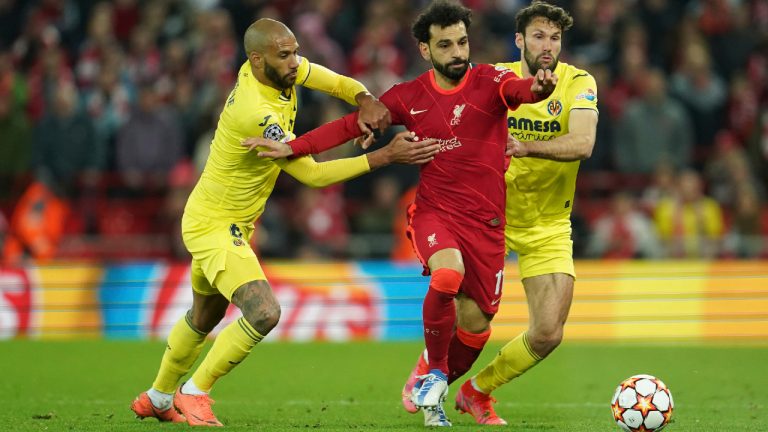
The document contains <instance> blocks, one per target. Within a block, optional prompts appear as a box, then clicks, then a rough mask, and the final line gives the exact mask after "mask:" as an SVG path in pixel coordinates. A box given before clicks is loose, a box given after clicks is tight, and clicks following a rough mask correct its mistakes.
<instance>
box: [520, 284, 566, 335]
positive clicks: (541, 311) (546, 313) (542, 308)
mask: <svg viewBox="0 0 768 432" xmlns="http://www.w3.org/2000/svg"><path fill="white" fill-rule="evenodd" d="M523 287H524V288H525V296H526V297H527V299H528V313H529V315H530V317H531V328H545V329H546V328H552V327H553V326H559V325H562V324H564V323H565V321H566V319H567V318H568V312H569V310H570V309H571V302H572V300H573V276H571V275H569V274H565V273H550V274H544V275H539V276H534V277H530V278H526V279H523Z"/></svg>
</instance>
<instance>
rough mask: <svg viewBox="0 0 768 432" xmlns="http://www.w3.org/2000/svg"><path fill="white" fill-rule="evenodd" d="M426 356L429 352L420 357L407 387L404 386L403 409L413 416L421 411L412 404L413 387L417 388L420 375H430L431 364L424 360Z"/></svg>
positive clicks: (407, 382)
mask: <svg viewBox="0 0 768 432" xmlns="http://www.w3.org/2000/svg"><path fill="white" fill-rule="evenodd" d="M426 355H427V350H424V352H422V353H421V354H420V355H419V360H418V361H417V362H416V366H414V367H413V370H412V371H411V374H410V375H409V376H408V380H407V381H405V385H404V386H403V392H402V397H403V408H405V410H406V411H408V412H409V413H411V414H413V413H415V412H418V411H419V407H417V406H416V405H414V404H413V402H411V393H412V392H413V386H415V385H416V383H417V382H418V381H419V376H420V375H426V374H428V373H429V364H427V361H426V360H425V359H424V356H426Z"/></svg>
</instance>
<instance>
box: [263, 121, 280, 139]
mask: <svg viewBox="0 0 768 432" xmlns="http://www.w3.org/2000/svg"><path fill="white" fill-rule="evenodd" d="M284 137H285V132H283V128H281V127H280V125H279V124H277V123H272V124H271V125H269V126H267V128H266V129H264V138H266V139H271V140H274V141H280V140H281V139H283V138H284Z"/></svg>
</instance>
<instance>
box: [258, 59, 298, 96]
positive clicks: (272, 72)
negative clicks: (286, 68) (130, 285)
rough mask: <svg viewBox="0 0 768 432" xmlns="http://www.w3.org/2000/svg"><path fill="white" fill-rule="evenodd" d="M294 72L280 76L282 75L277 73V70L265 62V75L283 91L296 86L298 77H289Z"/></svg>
mask: <svg viewBox="0 0 768 432" xmlns="http://www.w3.org/2000/svg"><path fill="white" fill-rule="evenodd" d="M291 73H293V72H289V73H287V74H285V75H283V76H280V73H279V72H277V69H275V68H273V67H272V66H270V65H269V63H267V62H266V61H265V62H264V75H266V76H267V78H268V79H269V80H270V81H272V83H274V84H275V85H276V86H278V87H280V88H281V89H283V90H285V89H287V88H290V87H292V86H293V85H294V84H296V77H289V76H288V75H290V74H291Z"/></svg>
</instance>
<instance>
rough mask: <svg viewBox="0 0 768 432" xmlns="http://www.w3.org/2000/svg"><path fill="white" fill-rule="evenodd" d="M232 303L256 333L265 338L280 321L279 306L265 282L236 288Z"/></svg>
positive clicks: (250, 283) (256, 282)
mask: <svg viewBox="0 0 768 432" xmlns="http://www.w3.org/2000/svg"><path fill="white" fill-rule="evenodd" d="M232 302H233V303H234V304H235V305H236V306H237V307H238V308H240V311H241V312H242V313H243V318H245V320H246V321H248V324H250V325H251V327H253V328H254V329H255V330H256V331H257V332H259V333H261V334H262V335H263V336H266V335H267V334H268V333H269V332H270V331H272V329H273V328H275V326H277V323H278V322H279V321H280V313H281V310H280V304H279V303H278V302H277V299H276V298H275V296H274V294H272V289H271V288H270V286H269V283H267V281H263V280H262V281H253V282H249V283H248V284H246V285H243V286H242V287H240V288H238V289H237V291H235V294H234V295H233V296H232Z"/></svg>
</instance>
